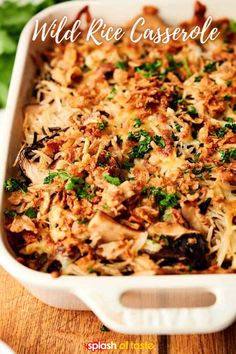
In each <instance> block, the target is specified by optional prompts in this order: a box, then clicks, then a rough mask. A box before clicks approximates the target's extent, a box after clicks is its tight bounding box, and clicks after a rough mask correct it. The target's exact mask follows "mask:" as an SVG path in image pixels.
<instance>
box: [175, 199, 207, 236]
mask: <svg viewBox="0 0 236 354" xmlns="http://www.w3.org/2000/svg"><path fill="white" fill-rule="evenodd" d="M182 215H183V217H184V218H185V220H186V221H187V222H188V223H189V225H190V226H191V227H192V228H193V229H195V230H197V231H199V232H200V233H201V234H202V235H204V236H206V235H207V234H208V230H209V227H210V226H211V224H210V221H209V219H208V218H207V217H206V216H205V215H202V214H201V213H200V210H199V208H198V207H195V206H192V205H190V204H189V203H184V204H183V205H182Z"/></svg>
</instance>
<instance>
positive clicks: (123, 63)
mask: <svg viewBox="0 0 236 354" xmlns="http://www.w3.org/2000/svg"><path fill="white" fill-rule="evenodd" d="M115 65H116V67H117V69H121V70H127V68H128V63H127V61H118V62H117V63H116V64H115Z"/></svg>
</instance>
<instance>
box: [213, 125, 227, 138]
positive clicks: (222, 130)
mask: <svg viewBox="0 0 236 354" xmlns="http://www.w3.org/2000/svg"><path fill="white" fill-rule="evenodd" d="M226 130H227V128H226V127H225V126H224V127H221V128H219V129H217V130H216V131H215V134H216V136H217V137H218V138H223V137H224V136H225V134H226Z"/></svg>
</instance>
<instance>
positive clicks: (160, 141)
mask: <svg viewBox="0 0 236 354" xmlns="http://www.w3.org/2000/svg"><path fill="white" fill-rule="evenodd" d="M154 141H155V143H156V144H157V145H158V146H160V147H161V148H164V147H165V146H166V143H165V141H164V139H163V138H162V137H161V136H159V135H155V136H154Z"/></svg>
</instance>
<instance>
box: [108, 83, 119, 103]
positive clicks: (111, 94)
mask: <svg viewBox="0 0 236 354" xmlns="http://www.w3.org/2000/svg"><path fill="white" fill-rule="evenodd" d="M116 93H117V89H116V87H115V86H113V87H112V89H111V92H110V94H109V96H108V97H107V99H108V100H109V101H111V100H113V98H114V97H115V95H116Z"/></svg>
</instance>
